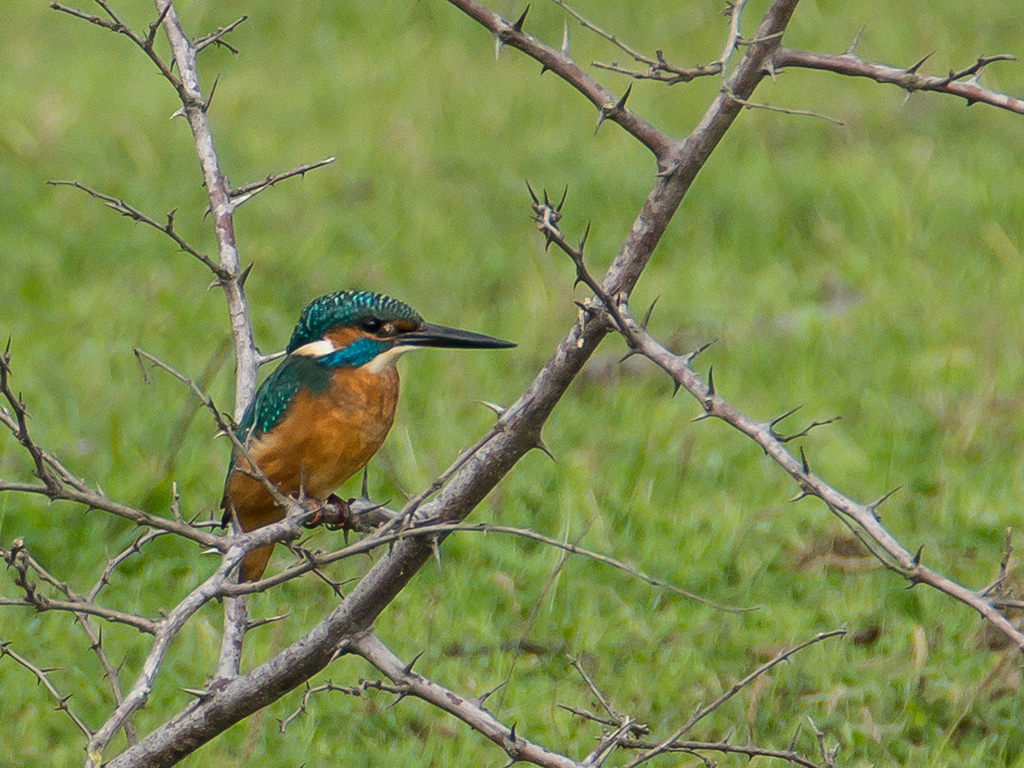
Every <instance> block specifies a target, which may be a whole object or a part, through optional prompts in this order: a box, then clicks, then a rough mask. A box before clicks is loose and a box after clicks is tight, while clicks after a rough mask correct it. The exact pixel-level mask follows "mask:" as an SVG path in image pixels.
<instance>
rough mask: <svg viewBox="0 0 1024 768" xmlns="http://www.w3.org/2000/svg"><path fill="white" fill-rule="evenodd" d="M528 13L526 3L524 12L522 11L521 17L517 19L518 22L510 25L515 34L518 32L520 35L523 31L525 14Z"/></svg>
mask: <svg viewBox="0 0 1024 768" xmlns="http://www.w3.org/2000/svg"><path fill="white" fill-rule="evenodd" d="M529 12H530V4H529V3H527V4H526V10H524V11H523V15H522V16H520V17H519V21H517V22H516V23H515V24H513V25H512V29H514V30H515V31H516V32H520V33H521V32H522V31H523V22H524V21H526V14H528V13H529Z"/></svg>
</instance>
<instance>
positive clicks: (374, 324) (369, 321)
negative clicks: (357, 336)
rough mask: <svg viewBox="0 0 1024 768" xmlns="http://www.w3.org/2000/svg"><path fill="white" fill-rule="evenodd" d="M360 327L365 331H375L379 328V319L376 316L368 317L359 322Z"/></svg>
mask: <svg viewBox="0 0 1024 768" xmlns="http://www.w3.org/2000/svg"><path fill="white" fill-rule="evenodd" d="M360 328H362V329H363V330H364V331H366V332H367V333H376V332H377V331H379V330H380V320H379V319H378V318H376V317H368V318H366V319H365V320H363V322H362V323H361V324H360Z"/></svg>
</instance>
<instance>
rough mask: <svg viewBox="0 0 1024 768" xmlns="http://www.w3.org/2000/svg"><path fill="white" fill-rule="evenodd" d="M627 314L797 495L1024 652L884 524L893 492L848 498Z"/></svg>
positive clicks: (984, 607)
mask: <svg viewBox="0 0 1024 768" xmlns="http://www.w3.org/2000/svg"><path fill="white" fill-rule="evenodd" d="M623 315H624V316H625V317H627V319H628V321H629V322H630V325H631V327H632V330H633V334H634V337H635V338H636V339H637V342H638V347H637V350H638V351H639V353H640V354H642V355H644V356H645V357H647V358H648V359H650V360H651V361H652V362H654V363H655V364H656V365H658V366H660V367H661V368H662V369H664V370H665V371H666V372H667V373H668V374H669V375H670V376H671V377H672V378H673V380H674V381H675V382H676V383H677V384H678V385H679V386H681V387H683V388H685V389H686V391H687V392H689V393H690V394H691V395H692V396H693V397H694V398H695V399H696V400H697V402H699V403H700V404H701V407H702V408H703V409H704V415H705V417H713V418H717V419H721V420H722V421H724V422H726V423H727V424H729V425H730V426H732V427H733V428H735V429H737V430H739V431H740V432H742V433H743V434H745V435H746V436H747V437H749V438H750V439H751V440H753V441H754V442H755V443H757V444H758V445H759V446H761V448H762V449H763V450H764V452H765V454H767V455H768V456H769V457H771V459H772V460H773V461H775V463H777V464H778V465H779V466H780V467H782V469H784V470H785V471H786V472H787V473H788V474H789V475H790V477H792V478H793V479H794V480H795V481H796V482H797V484H798V485H799V486H800V494H799V495H798V496H797V498H803V497H804V496H815V497H817V498H819V499H821V500H822V501H823V502H825V504H826V505H827V506H828V508H829V509H830V510H831V511H833V512H835V513H837V514H839V515H840V516H841V518H842V519H843V520H845V521H848V522H850V523H851V524H852V525H853V526H855V527H856V529H859V531H860V533H861V534H862V535H863V536H866V537H867V538H868V539H870V540H871V541H872V542H874V544H875V545H877V546H878V547H880V548H881V550H882V551H884V552H885V553H886V555H888V557H887V558H883V557H879V558H878V559H879V560H880V561H881V562H882V563H883V564H884V565H886V567H888V568H890V569H892V570H895V571H897V572H898V573H900V574H901V575H902V576H903V577H904V578H906V579H907V580H909V581H910V582H911V584H912V585H914V584H927V585H929V586H931V587H933V588H935V589H937V590H939V591H940V592H944V593H946V594H947V595H949V596H950V597H953V598H955V599H957V600H959V601H960V602H962V603H964V604H966V605H968V606H970V607H971V608H973V609H974V610H976V611H977V612H978V613H980V614H981V615H982V616H983V617H984V618H985V619H986V620H987V621H989V622H991V623H992V624H993V625H994V626H995V627H997V628H998V629H999V630H1000V631H1002V632H1003V633H1004V634H1005V635H1006V636H1007V637H1008V638H1010V640H1012V641H1013V642H1014V644H1016V645H1017V647H1018V648H1020V649H1021V650H1022V651H1024V632H1022V631H1021V630H1020V629H1018V628H1017V627H1016V626H1014V624H1013V622H1011V621H1010V620H1009V619H1007V618H1006V616H1005V615H1003V614H1002V613H1001V612H1000V611H999V609H998V608H997V607H996V606H995V605H993V604H992V603H991V602H990V601H989V600H988V599H987V598H986V596H985V594H984V593H981V594H979V593H978V592H974V591H972V590H970V589H967V588H966V587H964V586H962V585H960V584H958V583H956V582H954V581H952V580H951V579H949V578H947V577H945V576H943V575H942V574H940V573H938V572H936V571H933V570H932V569H930V568H928V567H926V566H925V565H923V564H922V563H921V551H920V550H918V552H917V554H913V553H911V552H910V551H909V550H908V549H907V548H906V547H904V545H903V544H902V543H901V542H900V541H899V540H897V539H896V538H895V537H894V536H893V535H892V534H891V533H889V531H888V530H887V529H886V528H885V526H883V525H882V523H881V520H880V519H879V517H878V515H877V514H876V509H877V507H878V505H879V504H881V503H882V502H883V501H884V500H885V499H886V498H888V495H889V494H887V495H886V496H883V497H881V498H880V499H879V500H878V501H876V502H874V503H872V504H867V505H865V504H860V503H858V502H856V501H853V500H852V499H850V498H849V497H847V496H844V495H843V494H842V493H840V492H839V491H838V490H836V489H835V488H833V487H832V486H831V485H829V484H828V483H826V482H825V481H824V480H822V479H821V478H819V477H818V476H817V475H814V474H813V473H812V472H811V471H810V468H809V467H808V464H807V459H806V456H805V455H804V452H803V450H801V451H800V458H797V457H796V456H794V455H793V454H792V453H790V452H789V450H788V449H787V448H786V447H785V444H784V442H783V440H782V439H780V436H779V435H778V434H777V433H776V432H775V431H774V425H775V423H777V420H774V421H757V420H755V419H752V418H750V417H749V416H747V415H746V414H744V413H743V412H741V411H739V410H738V409H737V408H735V407H734V406H732V405H730V404H729V403H728V402H726V401H725V400H724V399H723V398H722V396H721V395H720V394H719V393H718V392H717V391H715V389H714V387H713V385H712V384H711V382H710V377H709V382H708V383H705V382H704V381H703V380H702V379H701V378H700V376H698V375H697V373H696V372H695V371H694V370H693V367H692V362H693V358H694V357H695V353H693V354H689V355H676V354H673V353H672V352H670V351H669V350H668V349H666V348H665V347H664V346H663V345H662V344H660V343H659V342H658V341H656V340H655V339H654V338H653V337H652V336H650V334H648V333H647V331H646V330H644V329H643V328H642V327H641V326H640V325H639V324H638V323H636V321H635V320H632V319H631V318H630V316H629V313H628V310H626V309H625V308H623ZM869 549H870V551H871V552H872V553H873V554H876V556H877V553H876V551H875V550H874V548H871V547H869Z"/></svg>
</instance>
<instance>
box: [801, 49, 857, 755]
mask: <svg viewBox="0 0 1024 768" xmlns="http://www.w3.org/2000/svg"><path fill="white" fill-rule="evenodd" d="M861 31H862V32H863V30H861ZM858 37H860V36H859V35H858ZM854 44H855V45H856V41H854ZM802 725H803V723H802V722H800V721H797V724H796V732H795V733H794V734H793V738H792V739H790V740H789V751H790V752H792V751H793V750H794V749H795V748H796V737H797V736H799V735H800V727H801V726H802Z"/></svg>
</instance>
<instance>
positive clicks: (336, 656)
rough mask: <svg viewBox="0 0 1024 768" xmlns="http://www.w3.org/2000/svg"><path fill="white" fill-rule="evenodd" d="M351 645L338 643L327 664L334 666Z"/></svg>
mask: <svg viewBox="0 0 1024 768" xmlns="http://www.w3.org/2000/svg"><path fill="white" fill-rule="evenodd" d="M349 644H350V641H349V640H348V639H347V638H346V639H345V640H342V641H341V642H340V643H338V647H337V648H335V649H334V653H332V654H331V658H330V661H328V662H327V663H328V664H332V663H334V662H335V661H337V660H338V659H339V658H341V657H342V656H344V655H345V654H346V653H348V647H349ZM413 661H415V659H413ZM396 703H397V702H396Z"/></svg>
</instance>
